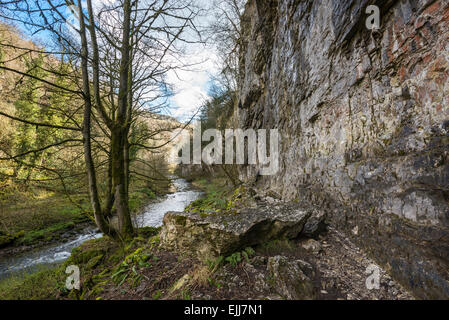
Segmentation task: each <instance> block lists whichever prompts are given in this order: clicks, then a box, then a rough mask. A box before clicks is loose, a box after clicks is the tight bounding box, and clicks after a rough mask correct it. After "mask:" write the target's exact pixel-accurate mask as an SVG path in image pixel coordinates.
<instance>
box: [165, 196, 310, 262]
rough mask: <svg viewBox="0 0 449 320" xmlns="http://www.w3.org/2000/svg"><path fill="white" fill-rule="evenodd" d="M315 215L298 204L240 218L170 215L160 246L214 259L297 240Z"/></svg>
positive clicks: (263, 208) (247, 213)
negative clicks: (282, 240) (266, 244)
mask: <svg viewBox="0 0 449 320" xmlns="http://www.w3.org/2000/svg"><path fill="white" fill-rule="evenodd" d="M313 212H314V210H313V209H311V208H307V209H305V208H303V207H301V206H299V205H298V204H297V203H286V204H280V205H276V206H261V207H258V208H255V209H246V210H243V211H241V212H239V213H238V214H224V213H217V214H212V215H207V216H206V215H201V214H199V213H190V212H168V213H167V214H166V215H165V217H164V221H163V222H164V225H163V227H162V230H161V245H162V246H163V247H165V248H167V249H175V250H180V251H183V252H190V253H192V254H194V255H197V256H198V257H199V258H200V259H203V260H204V259H213V258H216V257H218V256H225V255H227V254H231V253H233V252H235V251H237V250H240V249H242V248H245V247H248V246H254V245H257V244H261V243H264V242H267V241H270V240H273V239H277V238H290V239H291V238H296V237H297V236H298V235H299V234H300V233H301V231H302V230H303V228H304V225H305V224H306V222H307V220H308V218H309V217H310V216H312V214H313Z"/></svg>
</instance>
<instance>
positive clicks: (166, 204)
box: [0, 179, 201, 279]
mask: <svg viewBox="0 0 449 320" xmlns="http://www.w3.org/2000/svg"><path fill="white" fill-rule="evenodd" d="M173 185H174V187H175V188H176V192H174V193H172V194H168V195H167V196H165V197H164V198H162V199H161V200H160V201H159V202H155V203H152V204H149V205H148V206H147V207H146V208H145V209H144V210H143V212H142V213H141V214H140V215H138V216H137V219H136V226H137V227H147V226H148V227H160V226H161V225H162V219H163V218H164V215H165V214H166V213H167V212H169V211H184V209H185V208H186V207H187V206H188V205H189V204H190V203H191V202H192V201H195V200H196V199H198V197H199V196H200V195H201V193H200V192H198V191H196V190H193V189H192V186H191V184H190V183H188V182H187V181H186V180H184V179H175V180H173ZM102 236H103V235H102V234H101V233H100V232H96V229H95V228H93V227H89V228H86V229H85V230H83V232H81V233H80V234H79V235H78V236H77V237H76V238H74V239H73V238H72V239H71V240H69V241H67V242H64V243H56V244H51V245H48V246H44V247H39V248H37V249H35V250H32V251H27V252H24V253H21V254H17V255H14V256H10V257H7V258H2V259H1V261H0V279H2V278H5V277H7V276H9V275H11V274H14V273H20V272H27V273H29V272H33V271H34V270H37V269H39V267H41V266H44V265H50V264H54V263H60V262H63V261H64V260H66V259H67V258H68V257H70V254H71V251H72V249H73V248H76V247H78V246H80V245H81V244H82V243H83V242H85V241H87V240H91V239H96V238H100V237H102Z"/></svg>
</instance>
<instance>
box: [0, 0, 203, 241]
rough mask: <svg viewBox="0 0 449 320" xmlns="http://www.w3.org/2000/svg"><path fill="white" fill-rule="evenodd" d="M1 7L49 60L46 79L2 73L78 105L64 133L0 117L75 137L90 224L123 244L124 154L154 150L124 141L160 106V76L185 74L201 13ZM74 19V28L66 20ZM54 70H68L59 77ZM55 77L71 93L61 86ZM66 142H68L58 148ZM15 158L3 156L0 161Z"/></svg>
mask: <svg viewBox="0 0 449 320" xmlns="http://www.w3.org/2000/svg"><path fill="white" fill-rule="evenodd" d="M0 5H1V10H0V17H1V18H2V19H3V20H5V21H7V22H10V23H14V24H15V25H17V26H18V27H20V28H22V29H26V30H28V31H29V32H30V33H31V34H33V35H36V36H37V35H41V38H42V39H44V41H45V42H46V43H45V44H44V45H43V46H42V48H41V49H35V50H33V51H34V52H35V53H38V54H45V55H47V56H48V57H49V58H48V59H46V65H45V66H44V67H43V68H45V70H47V75H46V76H45V77H43V76H36V75H34V74H33V73H32V72H30V71H29V70H19V69H17V68H14V67H11V64H10V63H0V69H3V70H4V71H6V72H11V73H14V74H17V75H19V76H21V77H25V78H33V79H35V80H37V81H39V82H40V83H42V84H43V85H45V86H46V87H48V88H51V89H52V90H58V91H60V92H61V94H65V95H73V100H74V101H78V102H79V103H80V104H81V107H80V108H77V109H76V110H75V111H74V112H72V113H71V114H70V113H68V112H67V110H59V112H60V114H61V116H62V117H63V119H64V121H63V124H62V125H61V124H58V125H56V124H52V123H43V122H37V121H29V120H27V119H22V118H19V117H17V116H15V115H12V114H7V113H5V112H1V113H0V115H1V116H4V117H8V118H10V119H13V120H15V121H21V122H24V123H28V124H30V125H35V126H38V127H39V126H45V127H50V128H55V129H59V130H65V131H72V132H75V134H74V135H75V136H77V138H76V140H77V141H82V145H83V156H84V163H85V168H86V172H87V177H88V189H89V194H90V202H91V206H92V210H93V216H94V218H95V221H96V224H97V225H98V227H99V228H100V230H101V231H102V232H103V233H104V234H106V235H109V236H111V237H113V238H114V239H117V240H118V239H121V240H123V239H126V238H129V237H130V236H132V235H133V233H134V230H133V225H132V221H131V216H130V209H129V203H128V198H129V197H128V188H129V181H130V162H131V160H132V159H131V158H130V149H131V148H133V147H141V148H145V149H148V150H155V149H157V147H160V146H157V145H156V146H154V145H149V144H148V143H145V142H143V141H139V140H142V138H143V137H151V136H152V135H153V134H154V132H153V133H151V130H150V133H149V132H146V133H143V134H141V138H140V139H134V141H133V142H130V136H131V135H132V134H133V131H134V130H133V128H134V127H135V125H136V124H137V123H138V121H139V119H141V118H142V116H143V115H148V114H152V113H154V112H156V111H158V110H160V109H161V108H163V107H164V106H165V102H164V101H165V99H164V98H166V97H167V95H168V90H166V89H165V88H166V83H165V75H166V73H167V72H168V71H169V70H172V69H176V68H185V67H187V66H186V64H185V63H182V62H180V61H181V60H180V59H179V57H180V55H181V54H182V44H183V43H189V42H192V41H197V40H195V39H196V38H197V36H198V30H197V29H196V27H195V23H194V22H195V19H196V17H197V15H198V14H199V13H200V10H199V9H198V8H197V6H195V4H194V2H193V1H189V0H171V1H168V0H135V1H131V0H117V1H108V2H105V3H100V2H95V6H94V4H93V2H92V0H87V1H82V0H78V1H76V2H73V1H70V0H57V1H55V0H46V1H41V0H9V1H0ZM84 6H85V7H84ZM73 16H75V17H76V19H75V20H71V19H70V18H71V17H73ZM1 46H2V44H0V47H1ZM14 50H15V51H16V52H17V53H18V54H17V56H21V54H23V53H25V52H29V49H27V48H19V47H16V48H14ZM57 65H59V66H62V65H63V66H69V68H64V69H65V70H66V71H65V72H60V71H58V70H60V69H61V68H58V67H55V66H57ZM56 77H58V78H61V77H62V78H63V79H64V80H65V81H68V82H69V83H70V85H65V84H64V85H61V84H59V83H58V82H56V81H55V79H56ZM63 111H64V112H63ZM75 114H77V115H78V116H76V115H75ZM80 120H81V121H80ZM160 131H161V130H160V129H157V130H156V132H160ZM69 142H70V141H69V139H67V141H60V143H58V144H57V145H61V144H65V143H69ZM72 142H73V141H72ZM162 145H163V144H162ZM55 146H56V144H52V145H48V146H45V149H48V148H52V147H55ZM30 152H39V150H30ZM20 157H21V155H8V157H6V160H11V159H16V160H20ZM99 162H101V163H102V165H106V167H107V170H106V171H107V177H108V178H107V181H108V183H107V190H106V199H105V200H104V202H103V203H102V201H101V197H100V192H99V190H98V185H99V183H98V181H97V180H98V166H99ZM46 169H48V170H53V169H52V168H46ZM61 180H63V179H61ZM113 206H115V208H116V210H117V217H118V226H117V228H115V227H114V226H112V225H111V222H110V220H109V217H110V216H111V211H112V208H113Z"/></svg>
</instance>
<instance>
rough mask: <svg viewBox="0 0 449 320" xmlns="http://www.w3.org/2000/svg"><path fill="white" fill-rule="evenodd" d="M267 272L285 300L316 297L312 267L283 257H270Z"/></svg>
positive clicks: (303, 262) (274, 286)
mask: <svg viewBox="0 0 449 320" xmlns="http://www.w3.org/2000/svg"><path fill="white" fill-rule="evenodd" d="M267 270H268V272H269V274H270V278H271V282H272V286H273V288H274V290H275V291H276V292H277V293H278V294H279V295H281V296H282V298H284V299H289V300H310V299H313V298H314V297H315V292H314V286H313V282H312V279H313V277H314V271H313V268H312V266H311V265H310V264H309V263H307V262H305V261H302V260H294V261H289V260H288V258H286V257H283V256H275V257H270V258H269V259H268V264H267Z"/></svg>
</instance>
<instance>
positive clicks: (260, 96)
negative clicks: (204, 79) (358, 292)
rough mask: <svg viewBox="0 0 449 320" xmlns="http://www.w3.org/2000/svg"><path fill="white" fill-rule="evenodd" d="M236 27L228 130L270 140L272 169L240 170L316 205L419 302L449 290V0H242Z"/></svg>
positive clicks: (283, 194)
mask: <svg viewBox="0 0 449 320" xmlns="http://www.w3.org/2000/svg"><path fill="white" fill-rule="evenodd" d="M369 4H376V5H378V6H379V7H380V8H381V28H380V29H379V30H377V31H371V30H368V29H367V28H366V27H365V20H366V18H367V15H366V14H365V8H366V7H367V5H369ZM242 26H243V31H244V43H243V50H242V54H241V66H240V72H241V78H242V79H243V80H242V83H241V84H240V96H239V104H238V106H237V107H236V108H237V110H236V112H235V114H237V117H238V122H239V126H240V127H241V128H277V129H279V132H280V137H281V141H280V160H281V161H280V172H279V173H278V174H277V175H274V176H269V177H257V168H254V167H246V168H244V169H242V170H241V175H242V177H243V178H244V179H246V180H252V181H254V180H256V184H257V186H258V187H259V188H261V189H264V190H271V191H272V192H273V191H274V192H276V193H277V194H279V195H280V196H281V197H282V198H283V199H286V200H294V199H298V200H301V201H307V202H311V203H313V204H318V205H320V206H321V207H322V208H324V209H325V210H326V213H327V220H328V223H330V224H332V225H334V226H335V227H337V228H338V229H340V230H343V231H345V232H346V233H347V234H349V235H351V236H352V237H353V238H354V239H355V240H356V241H357V242H358V243H359V244H361V245H362V246H363V247H365V248H366V249H367V251H368V252H369V253H370V254H371V255H372V257H373V258H374V259H376V260H377V261H378V262H379V263H380V264H382V265H383V266H385V267H386V268H387V269H388V270H389V271H390V272H391V274H392V275H393V276H395V277H396V278H397V279H399V280H400V281H401V282H402V283H403V284H405V285H406V286H408V287H409V288H411V289H412V290H413V291H414V292H415V294H416V295H417V296H418V297H421V298H449V282H448V280H449V81H448V79H449V1H448V0H402V1H399V0H398V1H396V0H380V1H368V0H358V1H357V0H345V1H342V0H322V1H313V0H302V1H301V0H250V1H249V2H248V4H247V6H246V9H245V13H244V16H243V20H242Z"/></svg>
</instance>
